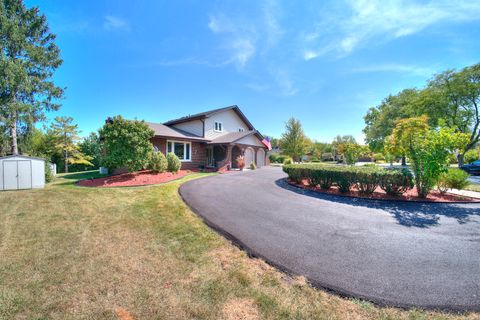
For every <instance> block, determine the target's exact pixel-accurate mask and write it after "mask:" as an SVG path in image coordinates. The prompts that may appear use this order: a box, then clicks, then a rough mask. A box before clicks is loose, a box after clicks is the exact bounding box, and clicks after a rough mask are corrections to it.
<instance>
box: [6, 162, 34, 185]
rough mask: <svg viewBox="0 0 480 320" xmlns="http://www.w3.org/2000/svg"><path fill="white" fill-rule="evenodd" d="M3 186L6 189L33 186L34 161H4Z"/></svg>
mask: <svg viewBox="0 0 480 320" xmlns="http://www.w3.org/2000/svg"><path fill="white" fill-rule="evenodd" d="M3 188H4V189H5V190H17V189H31V188H32V163H31V161H30V160H18V161H17V160H11V161H9V160H5V161H3Z"/></svg>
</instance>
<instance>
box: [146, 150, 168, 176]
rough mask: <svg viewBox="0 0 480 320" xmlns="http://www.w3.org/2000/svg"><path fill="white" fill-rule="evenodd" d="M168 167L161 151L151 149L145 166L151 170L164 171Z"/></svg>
mask: <svg viewBox="0 0 480 320" xmlns="http://www.w3.org/2000/svg"><path fill="white" fill-rule="evenodd" d="M167 167H168V162H167V158H166V157H165V155H164V154H163V153H162V152H158V151H152V153H151V154H150V159H149V162H148V166H147V168H148V169H149V170H152V171H153V172H159V173H160V172H165V170H167Z"/></svg>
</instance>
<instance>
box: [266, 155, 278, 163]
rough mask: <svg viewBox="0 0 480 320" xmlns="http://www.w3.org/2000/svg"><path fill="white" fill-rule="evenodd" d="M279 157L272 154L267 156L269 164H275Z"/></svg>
mask: <svg viewBox="0 0 480 320" xmlns="http://www.w3.org/2000/svg"><path fill="white" fill-rule="evenodd" d="M278 157H279V155H278V154H277V153H272V154H271V155H269V156H268V159H269V160H270V163H277V161H278Z"/></svg>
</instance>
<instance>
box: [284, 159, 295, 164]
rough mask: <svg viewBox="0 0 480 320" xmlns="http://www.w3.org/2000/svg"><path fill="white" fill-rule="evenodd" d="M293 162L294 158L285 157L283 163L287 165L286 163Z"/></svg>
mask: <svg viewBox="0 0 480 320" xmlns="http://www.w3.org/2000/svg"><path fill="white" fill-rule="evenodd" d="M292 163H293V160H292V158H285V159H284V160H283V164H285V165H286V164H292Z"/></svg>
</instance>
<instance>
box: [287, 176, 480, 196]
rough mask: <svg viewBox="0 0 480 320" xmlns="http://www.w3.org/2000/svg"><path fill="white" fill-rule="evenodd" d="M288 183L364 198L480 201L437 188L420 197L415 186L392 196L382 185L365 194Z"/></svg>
mask: <svg viewBox="0 0 480 320" xmlns="http://www.w3.org/2000/svg"><path fill="white" fill-rule="evenodd" d="M287 181H288V183H289V184H291V185H294V186H297V187H300V188H303V189H308V190H312V191H315V192H319V193H326V194H332V195H338V196H346V197H352V198H364V199H378V200H397V201H398V200H401V201H420V202H425V201H426V202H480V199H476V198H471V197H464V196H459V195H454V194H451V193H445V194H441V193H440V192H439V191H437V190H433V191H432V192H431V193H430V194H429V195H428V196H427V198H419V197H418V194H417V189H416V188H415V187H414V188H413V189H410V190H408V191H407V192H405V193H404V194H402V195H399V196H391V195H388V194H386V193H385V191H383V190H382V189H381V188H380V187H378V188H377V189H375V192H374V193H373V194H372V195H365V194H361V193H360V192H358V191H357V190H350V191H349V192H346V193H341V192H340V191H339V190H338V188H337V187H336V186H332V187H331V188H330V189H328V190H325V189H321V188H320V187H310V186H309V185H308V183H306V181H304V182H303V183H301V184H299V183H296V182H294V181H291V180H290V179H287Z"/></svg>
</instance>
